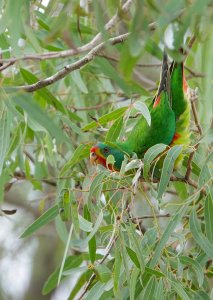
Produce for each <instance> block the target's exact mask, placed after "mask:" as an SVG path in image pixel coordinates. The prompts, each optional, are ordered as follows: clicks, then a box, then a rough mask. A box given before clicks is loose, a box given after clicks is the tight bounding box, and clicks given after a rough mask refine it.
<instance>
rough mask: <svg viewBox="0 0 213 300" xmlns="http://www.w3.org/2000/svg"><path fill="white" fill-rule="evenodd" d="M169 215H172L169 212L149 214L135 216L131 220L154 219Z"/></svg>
mask: <svg viewBox="0 0 213 300" xmlns="http://www.w3.org/2000/svg"><path fill="white" fill-rule="evenodd" d="M169 217H171V215H170V214H169V213H168V214H163V215H155V216H152V215H147V216H142V217H134V218H132V219H131V220H132V221H133V222H135V221H137V220H144V219H154V218H169Z"/></svg>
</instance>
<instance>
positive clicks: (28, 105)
mask: <svg viewBox="0 0 213 300" xmlns="http://www.w3.org/2000/svg"><path fill="white" fill-rule="evenodd" d="M12 100H13V101H14V102H15V103H16V104H17V105H18V106H20V107H21V108H22V109H23V110H24V111H26V113H27V114H28V115H29V117H30V118H32V119H33V120H35V121H36V122H38V124H40V125H41V126H43V127H44V128H45V129H46V130H47V131H48V132H49V133H50V134H51V136H52V137H55V138H56V140H57V141H58V142H59V143H61V142H66V143H67V144H70V140H69V139H68V137H67V136H66V135H65V133H64V132H63V130H62V129H60V128H59V126H58V125H56V124H55V123H54V121H53V120H52V119H50V117H49V116H48V114H47V113H46V112H45V111H43V110H42V109H41V108H40V106H39V105H38V104H37V103H36V102H35V100H34V99H33V98H32V97H31V95H29V94H27V95H26V94H23V93H22V94H19V95H18V94H16V96H13V97H12Z"/></svg>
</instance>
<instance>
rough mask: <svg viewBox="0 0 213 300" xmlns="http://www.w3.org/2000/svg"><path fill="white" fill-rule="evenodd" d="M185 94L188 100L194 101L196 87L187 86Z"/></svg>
mask: <svg viewBox="0 0 213 300" xmlns="http://www.w3.org/2000/svg"><path fill="white" fill-rule="evenodd" d="M187 96H188V99H189V100H190V102H195V101H197V99H198V88H197V87H196V88H195V89H191V88H190V87H188V88H187Z"/></svg>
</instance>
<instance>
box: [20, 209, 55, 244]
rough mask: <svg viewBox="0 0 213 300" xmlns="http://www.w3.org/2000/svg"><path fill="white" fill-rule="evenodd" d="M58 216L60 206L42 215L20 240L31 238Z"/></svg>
mask: <svg viewBox="0 0 213 300" xmlns="http://www.w3.org/2000/svg"><path fill="white" fill-rule="evenodd" d="M57 215H58V205H57V204H56V205H54V206H53V207H51V208H49V209H48V210H47V211H45V213H43V215H41V216H40V217H39V218H38V219H36V220H35V221H34V222H33V223H32V224H31V225H30V226H28V227H27V229H25V231H24V232H23V233H22V234H21V236H20V238H25V237H27V236H30V235H31V234H33V233H34V232H36V231H37V230H38V229H39V228H41V227H42V226H44V225H46V224H48V223H49V222H51V221H52V220H53V219H55V217H56V216H57Z"/></svg>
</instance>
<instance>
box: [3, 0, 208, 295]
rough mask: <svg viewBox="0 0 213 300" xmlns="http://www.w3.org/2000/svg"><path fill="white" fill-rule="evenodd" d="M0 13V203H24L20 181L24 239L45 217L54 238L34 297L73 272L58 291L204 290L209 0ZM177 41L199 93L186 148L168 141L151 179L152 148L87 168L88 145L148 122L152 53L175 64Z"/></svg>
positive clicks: (9, 6)
mask: <svg viewBox="0 0 213 300" xmlns="http://www.w3.org/2000/svg"><path fill="white" fill-rule="evenodd" d="M0 9H1V18H0V48H1V58H2V59H1V62H2V65H1V67H0V71H1V103H0V116H1V117H0V153H1V155H0V198H1V201H2V202H3V201H4V199H9V200H8V203H10V204H12V205H13V206H14V207H16V206H22V203H16V199H15V195H16V194H15V193H14V195H13V197H12V199H11V197H8V196H7V195H8V193H12V191H13V190H15V191H16V190H17V189H25V186H24V182H26V181H27V182H29V183H31V185H32V187H33V189H34V190H39V191H41V192H42V201H41V202H40V205H39V208H36V207H34V208H33V209H34V210H36V209H39V215H40V216H39V217H38V211H37V213H36V216H37V219H36V220H35V221H34V222H33V223H32V224H31V225H30V224H29V225H30V226H29V227H28V228H27V229H26V228H24V227H23V226H22V225H21V224H19V227H21V231H22V232H23V234H22V238H25V239H26V240H28V241H29V240H30V239H33V237H34V236H36V235H37V234H38V235H39V232H45V230H46V228H49V227H48V226H49V225H50V224H51V225H52V226H53V231H51V233H50V234H54V235H55V236H57V238H58V241H57V242H58V243H61V241H62V243H63V253H62V254H61V256H60V255H58V256H57V262H58V265H59V266H58V268H57V269H56V270H55V271H54V272H53V273H52V274H49V275H50V277H49V278H46V282H44V286H43V290H42V293H43V294H44V295H46V294H48V293H50V292H53V290H54V289H57V285H58V284H59V285H60V284H61V282H62V281H64V280H66V279H68V278H73V284H72V286H73V287H72V289H71V288H70V296H69V299H87V300H89V299H130V300H132V299H158V300H159V299H210V297H213V288H212V286H213V284H212V275H213V267H212V258H213V194H212V193H213V191H212V157H213V156H212V152H211V142H212V131H211V129H210V128H211V121H212V120H211V118H212V95H213V58H212V53H213V33H212V32H213V5H212V2H211V1H207V0H205V1H204V0H203V1H200V0H197V1H196V0H195V1H186V0H185V1H184V0H181V1H177V0H171V1H163V0H162V1H149V0H147V1H142V0H138V1H130V0H127V1H118V0H116V1H115V0H107V1H87V0H85V1H79V0H74V1H71V0H70V1H69V0H61V1H55V0H50V1H47V3H46V4H45V3H44V2H43V1H28V0H20V1H12V0H7V1H1V3H0ZM192 41H193V42H192ZM190 42H191V44H190ZM187 45H188V46H187ZM180 47H183V48H184V49H186V50H187V51H188V52H189V54H188V58H187V62H186V68H185V71H186V75H187V80H188V83H189V85H190V87H191V88H192V89H195V88H196V87H198V91H199V92H198V99H197V100H196V102H193V103H192V112H191V120H192V122H191V146H190V147H184V145H183V146H175V147H173V148H171V149H170V150H167V156H166V159H165V161H164V165H163V167H162V170H161V174H160V175H159V180H156V178H154V177H153V168H154V166H155V164H156V161H157V160H158V159H157V157H158V155H159V154H160V153H161V152H162V151H164V150H165V149H166V147H165V145H162V144H159V145H156V146H154V147H152V148H150V149H149V150H148V152H147V153H146V155H145V157H144V160H143V161H141V160H139V159H137V157H133V158H131V159H130V160H128V158H127V159H126V160H125V161H124V163H123V165H122V169H121V171H120V172H111V171H109V170H108V169H104V168H102V167H101V166H98V167H97V168H96V167H92V166H91V165H90V163H89V149H90V147H91V146H92V145H94V144H95V143H96V141H107V142H108V143H111V144H113V142H114V141H115V140H116V139H117V138H120V139H121V140H122V139H123V138H125V136H127V135H128V134H130V133H131V128H132V126H133V125H134V123H135V122H136V120H137V116H138V115H140V114H142V115H143V116H144V117H145V118H146V119H147V121H148V122H150V120H149V118H150V115H149V111H148V110H147V106H148V104H149V103H150V101H151V100H152V98H153V96H154V94H155V92H156V89H157V85H158V80H159V74H160V65H161V60H162V52H163V49H164V48H166V51H167V53H168V54H169V55H170V57H171V59H176V60H181V59H182V55H181V54H180V52H179V49H180ZM180 153H184V154H185V159H184V161H183V164H182V165H181V166H180V167H179V169H178V170H176V171H173V167H174V161H175V159H176V158H177V156H178V155H179V154H180ZM108 163H113V157H109V158H108ZM142 170H143V176H141V172H142ZM50 187H51V193H50ZM29 194H30V191H29V189H26V191H25V197H26V199H24V200H23V201H24V202H25V203H27V201H28V198H29ZM6 202H7V200H6V201H5V202H4V203H2V206H4V205H5V203H6ZM25 208H26V207H25ZM28 208H29V207H28ZM28 208H27V209H28ZM27 209H26V211H27ZM31 210H32V207H31V206H30V213H31ZM26 213H27V212H26ZM2 215H3V216H5V215H4V213H3V212H2ZM10 218H13V216H11V217H10ZM53 220H54V221H53ZM50 222H51V223H50ZM47 224H49V225H47ZM37 230H38V231H37ZM48 234H49V231H48V230H46V235H48ZM29 236H31V237H29ZM60 240H61V241H60ZM46 247H48V240H47V242H46ZM53 252H54V249H51V252H50V253H49V254H50V255H51V254H52V255H54V253H53ZM46 264H48V261H46ZM210 295H211V296H210ZM31 299H32V298H31Z"/></svg>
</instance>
